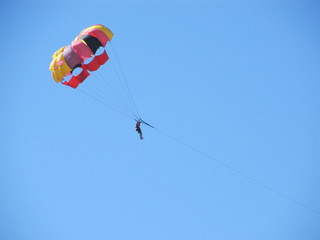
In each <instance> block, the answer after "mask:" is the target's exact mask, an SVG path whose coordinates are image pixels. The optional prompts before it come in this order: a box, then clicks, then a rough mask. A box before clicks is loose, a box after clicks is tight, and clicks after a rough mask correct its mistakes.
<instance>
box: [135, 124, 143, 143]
mask: <svg viewBox="0 0 320 240" xmlns="http://www.w3.org/2000/svg"><path fill="white" fill-rule="evenodd" d="M140 124H141V122H140V121H137V123H136V131H137V132H138V133H139V135H140V139H141V140H142V139H143V136H142V131H141V128H140Z"/></svg>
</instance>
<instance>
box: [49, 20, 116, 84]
mask: <svg viewBox="0 0 320 240" xmlns="http://www.w3.org/2000/svg"><path fill="white" fill-rule="evenodd" d="M112 37H113V33H112V32H111V31H110V30H109V29H108V28H106V27H105V26H103V25H100V24H97V25H94V26H91V27H88V28H86V29H84V30H83V31H82V32H81V33H80V34H79V35H78V36H77V37H76V38H75V39H74V41H73V42H72V43H71V44H70V45H69V46H67V47H62V48H60V49H59V50H58V51H56V52H55V53H54V54H53V56H52V58H53V60H52V61H51V64H50V67H49V69H50V71H52V78H53V79H54V80H55V81H56V82H61V81H62V80H64V78H65V77H66V76H71V75H72V72H73V70H74V69H75V68H78V67H79V68H81V72H80V73H79V74H78V75H77V76H72V77H71V78H70V80H69V81H65V82H63V84H65V85H68V86H70V87H72V88H77V87H78V86H79V84H80V83H82V82H83V81H84V80H85V79H86V78H87V77H89V75H90V73H89V71H96V70H98V69H99V67H100V66H101V65H103V64H105V63H106V62H107V61H108V59H109V57H108V55H107V53H106V51H105V50H104V51H103V53H102V54H100V55H98V56H95V53H96V52H97V50H98V48H99V47H105V46H106V44H107V42H108V41H110V40H111V39H112ZM92 57H93V59H92V60H91V61H90V62H89V63H87V64H86V63H85V61H86V60H87V59H89V58H92Z"/></svg>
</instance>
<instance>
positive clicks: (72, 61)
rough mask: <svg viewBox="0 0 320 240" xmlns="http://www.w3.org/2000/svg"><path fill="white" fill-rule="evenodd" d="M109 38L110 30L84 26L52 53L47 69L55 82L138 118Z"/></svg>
mask: <svg viewBox="0 0 320 240" xmlns="http://www.w3.org/2000/svg"><path fill="white" fill-rule="evenodd" d="M112 38H113V33H112V32H111V30H110V29H108V28H107V27H105V26H103V25H101V24H96V25H93V26H90V27H88V28H85V29H84V30H82V31H81V32H80V34H79V35H78V36H76V38H75V39H74V40H73V41H72V42H71V43H70V45H68V46H65V47H62V48H60V49H59V50H58V51H56V52H55V53H54V54H53V55H52V58H53V59H52V61H51V64H50V66H49V70H50V71H51V73H52V78H53V79H54V81H55V82H57V83H62V84H63V85H66V86H69V87H71V88H73V89H77V90H79V91H80V92H82V93H84V94H85V95H87V96H89V97H91V98H92V99H94V100H97V101H99V102H100V103H102V104H104V105H106V106H108V107H111V108H113V109H114V110H116V111H118V112H120V113H122V114H125V115H127V116H128V117H130V118H132V119H134V120H137V119H140V115H139V112H138V109H137V106H136V104H135V102H134V99H133V97H132V94H131V91H130V89H129V85H128V83H127V80H126V77H125V75H124V72H123V70H122V68H121V65H120V62H119V59H118V56H117V53H116V51H115V50H114V49H113V47H112V46H111V40H112ZM108 46H109V49H108V51H107V50H106V49H107V48H108ZM110 46H111V47H110ZM109 50H110V51H109ZM107 52H108V53H107ZM110 54H111V55H113V56H112V57H110V60H113V61H111V62H112V63H111V64H109V62H110V61H109V56H110ZM107 62H108V64H107ZM103 65H108V66H107V67H104V66H103ZM90 75H92V76H90ZM89 76H90V77H89ZM86 79H87V80H86ZM88 79H90V80H88Z"/></svg>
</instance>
